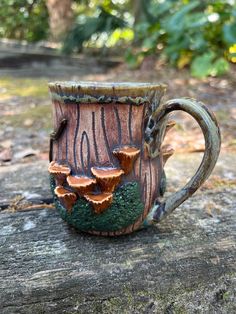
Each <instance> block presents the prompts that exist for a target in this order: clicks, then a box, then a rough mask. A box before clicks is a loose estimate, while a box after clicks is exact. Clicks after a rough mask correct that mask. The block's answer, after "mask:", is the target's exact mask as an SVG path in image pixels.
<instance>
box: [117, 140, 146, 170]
mask: <svg viewBox="0 0 236 314" xmlns="http://www.w3.org/2000/svg"><path fill="white" fill-rule="evenodd" d="M139 153H140V149H137V148H136V147H131V146H124V147H122V148H117V149H114V150H113V154H114V155H115V156H116V157H117V158H118V159H119V162H120V166H121V168H122V169H123V170H124V173H125V174H126V175H127V174H128V173H130V172H131V171H132V169H133V164H134V162H135V160H136V159H137V158H138V155H139Z"/></svg>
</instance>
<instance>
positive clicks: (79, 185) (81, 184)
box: [66, 175, 96, 196]
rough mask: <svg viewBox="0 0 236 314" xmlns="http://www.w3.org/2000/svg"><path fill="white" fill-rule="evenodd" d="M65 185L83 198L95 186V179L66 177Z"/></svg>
mask: <svg viewBox="0 0 236 314" xmlns="http://www.w3.org/2000/svg"><path fill="white" fill-rule="evenodd" d="M66 180H67V183H68V184H69V186H70V187H72V188H73V189H74V190H75V191H76V192H77V193H78V194H79V195H81V196H84V194H87V193H89V192H91V191H92V189H93V187H94V186H95V184H96V179H93V178H89V177H86V176H84V177H83V176H72V175H70V176H68V177H67V178H66Z"/></svg>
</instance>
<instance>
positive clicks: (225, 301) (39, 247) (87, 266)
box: [0, 155, 236, 314]
mask: <svg viewBox="0 0 236 314" xmlns="http://www.w3.org/2000/svg"><path fill="white" fill-rule="evenodd" d="M189 156H190V158H192V161H191V162H188V165H190V166H189V167H187V166H186V160H188V158H186V156H184V158H182V157H178V156H177V155H176V157H175V162H174V164H172V167H171V168H170V169H169V171H168V173H169V175H170V174H171V175H173V176H172V180H171V185H170V189H173V188H174V187H177V186H178V185H179V184H180V183H181V180H179V177H180V175H177V172H178V173H180V172H181V167H182V170H183V171H182V174H181V177H182V176H185V175H187V174H189V173H190V172H191V173H192V170H190V169H191V164H195V166H197V165H196V158H195V156H194V155H189ZM221 158H222V157H221ZM224 158H225V157H224ZM227 158H228V159H227ZM199 159H200V158H199ZM226 159H227V160H228V162H227V163H226V162H225V159H224V163H223V164H222V162H221V160H222V159H221V160H220V161H219V164H218V168H217V169H216V172H215V173H217V174H220V176H221V178H227V176H228V177H229V178H230V180H231V179H235V170H232V169H236V167H235V168H233V165H234V163H235V160H234V159H233V158H232V159H230V158H229V157H226ZM173 160H174V159H173ZM189 160H190V159H189ZM173 165H174V166H173ZM181 165H182V166H181ZM222 165H224V166H222ZM176 169H178V171H176ZM186 169H188V170H186ZM183 172H184V173H183ZM37 176H38V180H40V177H42V176H45V173H42V174H41V176H40V175H39V174H37ZM182 180H183V178H182ZM19 181H20V180H19ZM169 181H170V180H169ZM35 182H36V181H35ZM231 182H232V181H231ZM31 185H32V181H31ZM15 188H16V185H15ZM235 240H236V190H235V185H231V186H230V185H227V184H226V183H224V184H219V186H216V185H215V186H214V187H213V188H212V189H207V188H205V189H203V190H202V191H200V192H198V193H197V194H196V195H195V196H193V197H192V198H191V199H190V200H188V201H187V202H185V204H183V205H182V206H180V208H179V209H177V210H176V212H175V213H173V214H172V215H170V217H168V219H167V220H165V221H164V222H162V223H161V224H159V225H158V226H156V227H153V228H151V229H149V230H143V231H140V232H136V233H135V234H133V235H129V236H124V237H119V238H112V239H111V238H98V237H95V236H89V235H85V234H82V233H77V232H76V231H75V230H74V229H73V228H70V227H68V226H67V225H66V224H65V223H64V222H63V221H62V220H61V218H60V217H59V215H58V213H57V212H56V211H55V210H53V209H42V210H32V211H25V212H9V211H7V210H3V211H2V212H1V213H0V282H1V285H0V304H1V313H3V314H5V313H7V314H9V313H10V314H11V313H24V314H25V313H112V314H113V313H227V314H228V313H235V312H236V249H235V246H236V242H235Z"/></svg>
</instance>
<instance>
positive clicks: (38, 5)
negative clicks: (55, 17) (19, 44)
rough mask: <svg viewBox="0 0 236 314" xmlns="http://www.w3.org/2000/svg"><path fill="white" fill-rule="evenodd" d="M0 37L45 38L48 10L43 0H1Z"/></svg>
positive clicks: (28, 39) (30, 40)
mask: <svg viewBox="0 0 236 314" xmlns="http://www.w3.org/2000/svg"><path fill="white" fill-rule="evenodd" d="M0 21H1V24H0V37H6V38H11V39H20V40H22V39H25V40H27V41H29V42H35V41H39V40H42V39H45V38H47V34H48V12H47V8H46V5H45V1H44V0H1V5H0Z"/></svg>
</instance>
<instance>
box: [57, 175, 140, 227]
mask: <svg viewBox="0 0 236 314" xmlns="http://www.w3.org/2000/svg"><path fill="white" fill-rule="evenodd" d="M54 187H55V183H54V180H53V179H51V188H52V192H53V190H54ZM53 193H54V192H53ZM140 195H141V194H140V189H139V184H138V183H137V182H129V183H126V184H124V185H123V186H121V187H119V188H117V190H116V191H115V192H114V194H113V201H112V204H111V206H110V207H109V208H107V209H106V210H105V211H104V212H103V213H101V214H96V213H95V212H94V210H93V208H92V206H91V205H90V203H89V202H87V201H86V200H85V199H84V198H79V199H78V200H77V202H76V204H75V205H74V207H73V209H72V212H71V213H68V212H67V210H66V209H65V208H64V207H63V206H62V205H61V203H60V201H59V200H58V199H57V197H55V205H56V208H57V209H58V210H59V212H60V215H61V217H62V218H63V219H64V220H65V221H67V222H68V223H69V224H71V225H73V226H74V227H75V228H77V229H79V230H81V231H91V230H96V231H117V230H119V229H122V228H125V227H128V226H129V225H132V224H133V223H134V222H135V221H136V220H137V218H138V217H139V216H140V215H141V214H142V212H143V210H144V205H143V203H142V200H141V196H140Z"/></svg>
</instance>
